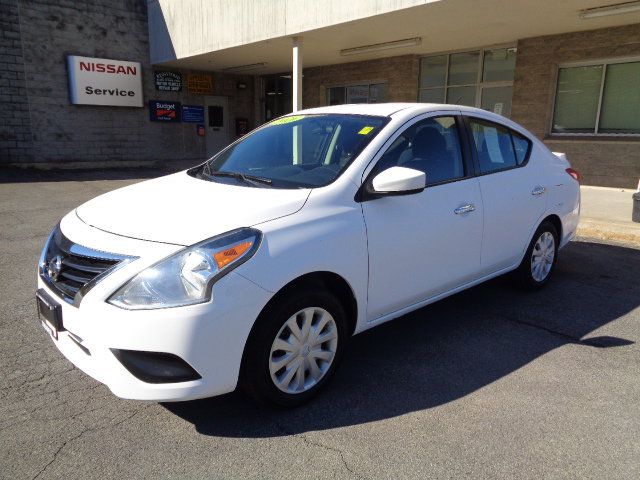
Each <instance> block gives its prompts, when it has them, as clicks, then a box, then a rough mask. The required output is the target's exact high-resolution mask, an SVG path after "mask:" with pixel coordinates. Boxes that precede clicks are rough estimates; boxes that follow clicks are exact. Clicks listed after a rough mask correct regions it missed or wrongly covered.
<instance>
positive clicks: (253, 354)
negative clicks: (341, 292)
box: [240, 285, 349, 408]
mask: <svg viewBox="0 0 640 480" xmlns="http://www.w3.org/2000/svg"><path fill="white" fill-rule="evenodd" d="M321 288H322V287H321V286H316V285H309V286H305V287H303V288H300V287H298V288H296V290H294V291H293V294H285V295H284V296H282V297H281V298H280V299H277V300H276V301H275V303H274V304H273V305H270V306H268V307H267V308H266V309H265V311H264V312H263V313H261V314H260V316H259V317H258V320H257V321H256V324H255V326H254V328H253V330H252V331H251V334H250V335H249V339H248V340H247V345H246V347H245V352H244V356H243V361H242V368H241V373H240V385H241V387H242V389H243V390H244V391H245V392H246V393H247V394H248V395H249V396H250V397H252V398H253V399H255V400H257V401H258V402H260V403H272V404H276V405H279V406H282V407H288V408H291V407H296V406H298V405H302V404H303V403H305V402H308V401H309V400H310V399H311V398H313V397H314V396H315V395H316V394H317V393H318V392H319V391H320V390H321V389H322V388H323V387H324V385H326V384H327V382H329V380H331V378H332V377H333V375H334V373H335V371H336V368H337V367H338V364H339V363H340V360H341V359H342V354H343V352H344V349H345V346H346V343H347V338H348V336H349V335H348V328H347V317H346V313H345V309H344V307H343V306H342V304H341V302H340V301H339V300H338V299H337V298H336V297H335V296H334V295H332V294H331V293H329V292H327V291H324V290H321ZM289 292H292V291H291V290H289ZM291 322H295V325H294V323H291ZM306 325H309V328H308V329H307V330H306V333H307V336H306V337H305V327H306ZM291 326H293V328H290V327H291ZM296 326H297V327H298V329H297V331H294V330H296V328H295V327H296ZM299 336H300V337H302V341H299V340H298V337H299ZM276 338H278V339H279V340H280V341H282V342H284V343H281V342H278V344H276V343H275V341H276ZM305 338H306V340H305ZM322 340H326V341H324V342H322V343H318V342H320V341H322ZM285 344H286V345H285ZM281 346H286V347H287V349H288V350H289V351H287V350H285V349H281V348H278V347H281ZM280 365H282V368H280V369H278V366H280ZM313 365H315V367H316V368H313ZM301 370H304V372H303V373H304V375H302V374H301V373H300V371H301ZM294 371H295V373H292V372H294ZM301 379H302V380H301ZM287 380H288V382H289V383H287Z"/></svg>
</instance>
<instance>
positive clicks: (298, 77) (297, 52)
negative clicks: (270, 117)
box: [291, 37, 302, 112]
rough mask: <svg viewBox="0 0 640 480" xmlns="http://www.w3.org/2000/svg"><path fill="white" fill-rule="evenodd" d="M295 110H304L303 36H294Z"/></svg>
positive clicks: (293, 86) (293, 88) (293, 98)
mask: <svg viewBox="0 0 640 480" xmlns="http://www.w3.org/2000/svg"><path fill="white" fill-rule="evenodd" d="M292 78H293V81H292V83H293V85H292V90H293V96H292V102H291V103H292V106H293V111H294V112H297V111H298V110H302V38H299V37H293V76H292Z"/></svg>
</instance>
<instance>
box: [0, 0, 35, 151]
mask: <svg viewBox="0 0 640 480" xmlns="http://www.w3.org/2000/svg"><path fill="white" fill-rule="evenodd" d="M0 12H1V15H0V27H1V28H0V102H1V103H2V106H3V108H2V109H3V113H2V115H1V116H0V162H2V161H5V160H6V159H9V158H12V159H14V161H16V162H29V161H31V160H32V158H33V157H32V155H31V124H30V121H29V101H28V97H27V88H26V84H25V77H24V62H23V58H22V44H21V40H20V12H19V6H18V1H17V0H0Z"/></svg>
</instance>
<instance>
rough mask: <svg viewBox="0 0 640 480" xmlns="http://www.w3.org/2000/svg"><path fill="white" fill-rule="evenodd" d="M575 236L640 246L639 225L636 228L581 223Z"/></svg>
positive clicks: (587, 222)
mask: <svg viewBox="0 0 640 480" xmlns="http://www.w3.org/2000/svg"><path fill="white" fill-rule="evenodd" d="M576 235H577V236H579V237H587V238H598V239H600V240H613V241H618V242H623V243H630V244H633V245H638V246H640V224H639V226H638V228H635V227H629V226H627V225H617V224H614V223H600V222H590V221H588V220H587V221H581V222H580V225H578V229H577V231H576Z"/></svg>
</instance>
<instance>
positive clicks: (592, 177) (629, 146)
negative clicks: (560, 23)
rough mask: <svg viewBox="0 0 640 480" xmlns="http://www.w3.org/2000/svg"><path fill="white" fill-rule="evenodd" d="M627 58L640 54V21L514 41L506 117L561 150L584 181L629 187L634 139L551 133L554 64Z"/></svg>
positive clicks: (633, 176)
mask: <svg viewBox="0 0 640 480" xmlns="http://www.w3.org/2000/svg"><path fill="white" fill-rule="evenodd" d="M633 56H640V24H635V25H629V26H624V27H617V28H607V29H601V30H591V31H586V32H577V33H569V34H564V35H553V36H546V37H537V38H528V39H524V40H520V41H518V56H517V60H516V73H515V82H514V89H513V110H512V118H513V120H515V121H516V122H519V123H521V124H523V125H524V126H525V127H527V128H528V129H529V130H531V131H532V132H533V133H535V134H536V135H537V136H538V137H540V138H542V139H543V140H544V141H545V143H546V144H547V145H548V146H549V148H551V149H552V150H554V151H561V152H565V153H567V155H568V157H569V160H570V161H571V162H572V164H573V165H574V166H575V167H576V168H577V169H578V170H579V171H580V172H581V173H582V174H583V175H584V183H585V184H587V185H599V186H608V187H627V188H631V187H634V188H635V187H636V186H637V184H638V179H639V178H640V139H630V138H626V139H624V138H606V137H599V138H596V137H580V138H567V137H564V138H563V137H556V136H551V135H550V124H551V117H552V114H553V112H552V108H553V100H554V95H555V83H556V75H557V69H558V65H559V64H563V63H568V62H582V61H585V62H586V61H591V60H602V59H608V58H616V57H633ZM639 114H640V113H639Z"/></svg>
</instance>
